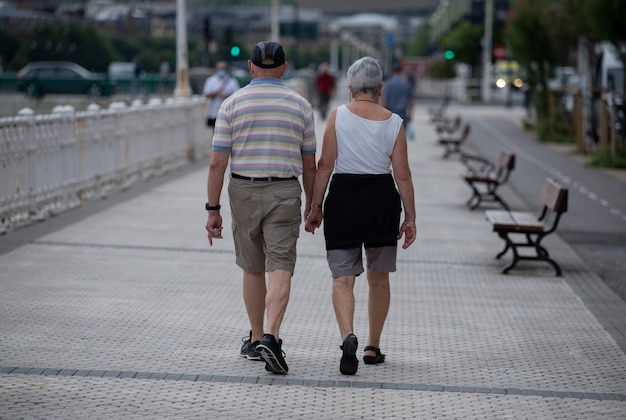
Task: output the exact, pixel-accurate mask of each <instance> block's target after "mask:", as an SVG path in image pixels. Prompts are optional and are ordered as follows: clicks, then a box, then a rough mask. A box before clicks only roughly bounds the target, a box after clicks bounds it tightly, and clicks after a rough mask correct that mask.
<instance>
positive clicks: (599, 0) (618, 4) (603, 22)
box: [585, 0, 626, 96]
mask: <svg viewBox="0 0 626 420" xmlns="http://www.w3.org/2000/svg"><path fill="white" fill-rule="evenodd" d="M585 11H586V15H587V20H588V22H589V26H590V27H591V29H592V31H593V32H594V34H595V35H596V37H597V38H598V39H600V40H602V41H607V42H610V43H611V44H612V45H613V47H614V48H615V51H616V53H617V54H618V57H619V59H620V61H621V62H622V66H623V68H625V69H626V30H625V29H624V17H625V16H626V2H625V1H623V0H587V1H586V2H585ZM622 74H623V77H624V79H623V80H622V86H626V84H625V83H626V72H622ZM623 95H624V92H622V96H623Z"/></svg>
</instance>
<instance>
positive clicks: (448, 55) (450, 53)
mask: <svg viewBox="0 0 626 420" xmlns="http://www.w3.org/2000/svg"><path fill="white" fill-rule="evenodd" d="M443 57H444V58H445V59H446V60H453V59H454V51H452V50H446V52H444V53H443Z"/></svg>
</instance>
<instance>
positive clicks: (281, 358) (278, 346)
mask: <svg viewBox="0 0 626 420" xmlns="http://www.w3.org/2000/svg"><path fill="white" fill-rule="evenodd" d="M282 347H283V340H278V343H277V342H276V339H275V338H274V336H273V335H271V334H263V338H262V339H261V343H260V344H259V345H258V346H256V351H258V352H259V353H260V355H261V359H262V360H264V361H265V370H266V371H268V372H272V373H278V374H281V375H284V374H286V373H287V371H289V367H288V366H287V362H285V353H283V350H282Z"/></svg>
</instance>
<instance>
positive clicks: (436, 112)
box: [428, 96, 450, 122]
mask: <svg viewBox="0 0 626 420" xmlns="http://www.w3.org/2000/svg"><path fill="white" fill-rule="evenodd" d="M449 103H450V98H448V97H447V96H445V97H444V98H443V99H442V100H441V102H440V103H439V106H438V107H437V108H428V114H429V115H430V121H431V122H437V121H440V120H441V119H442V118H444V114H445V112H446V109H447V108H448V104H449Z"/></svg>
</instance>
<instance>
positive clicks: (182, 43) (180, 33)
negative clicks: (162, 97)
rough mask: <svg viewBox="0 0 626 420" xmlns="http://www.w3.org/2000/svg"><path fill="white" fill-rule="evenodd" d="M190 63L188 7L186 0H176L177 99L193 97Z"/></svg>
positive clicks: (175, 90)
mask: <svg viewBox="0 0 626 420" xmlns="http://www.w3.org/2000/svg"><path fill="white" fill-rule="evenodd" d="M188 63H189V57H188V52H187V17H186V5H185V0H176V87H175V88H174V96H175V97H177V98H188V97H190V96H191V89H190V87H189V64H188Z"/></svg>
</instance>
